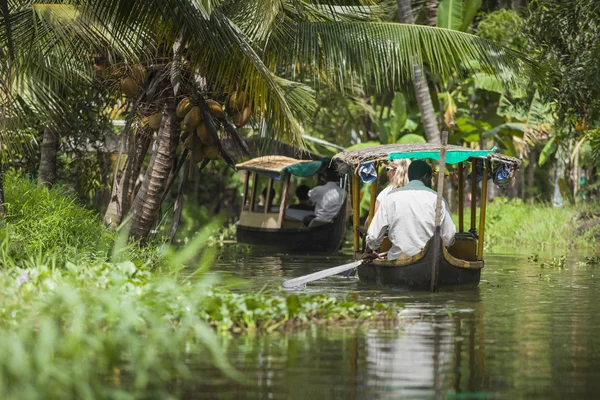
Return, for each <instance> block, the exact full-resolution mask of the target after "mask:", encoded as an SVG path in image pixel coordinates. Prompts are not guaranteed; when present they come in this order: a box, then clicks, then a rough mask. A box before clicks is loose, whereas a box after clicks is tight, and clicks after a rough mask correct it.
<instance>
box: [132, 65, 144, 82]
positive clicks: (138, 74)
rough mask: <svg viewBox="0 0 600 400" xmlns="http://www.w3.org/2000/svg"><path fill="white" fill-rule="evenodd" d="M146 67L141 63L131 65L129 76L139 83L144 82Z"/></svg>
mask: <svg viewBox="0 0 600 400" xmlns="http://www.w3.org/2000/svg"><path fill="white" fill-rule="evenodd" d="M146 76H147V75H146V68H144V66H143V65H141V64H133V65H132V66H131V77H132V78H133V79H134V80H135V81H136V82H137V83H138V84H139V85H141V84H142V83H144V82H146Z"/></svg>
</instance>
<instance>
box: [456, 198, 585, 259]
mask: <svg viewBox="0 0 600 400" xmlns="http://www.w3.org/2000/svg"><path fill="white" fill-rule="evenodd" d="M584 210H585V207H573V206H565V207H552V205H550V204H524V203H523V201H521V200H520V199H514V200H507V199H505V198H496V199H495V200H494V201H493V202H491V203H488V207H487V211H486V228H485V248H486V250H488V251H506V250H510V251H515V252H522V253H530V252H532V251H561V252H564V251H567V250H569V249H574V248H576V249H582V250H592V249H595V246H596V239H595V238H594V232H593V231H589V232H584V233H580V232H578V231H577V227H578V226H579V225H580V222H579V221H578V217H579V215H580V214H581V212H582V211H584ZM469 215H470V214H469V211H468V210H466V209H465V218H466V219H465V227H467V228H468V223H469V222H468V216H469ZM477 218H479V215H478V217H477Z"/></svg>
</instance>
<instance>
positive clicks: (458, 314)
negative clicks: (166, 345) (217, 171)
mask: <svg viewBox="0 0 600 400" xmlns="http://www.w3.org/2000/svg"><path fill="white" fill-rule="evenodd" d="M557 256H558V254H557ZM348 258H349V257H348V256H333V257H326V256H309V255H285V254H277V255H273V254H268V253H261V252H260V251H256V250H254V251H249V250H248V249H244V248H241V247H237V246H231V247H226V248H225V249H224V251H223V252H222V254H221V257H220V259H219V261H218V262H217V265H216V266H215V270H217V271H221V272H223V273H226V274H230V275H235V276H238V277H240V278H243V279H248V280H251V281H252V287H253V288H254V289H259V288H261V287H263V286H264V285H265V284H266V285H268V286H269V287H275V288H276V287H279V284H280V283H281V282H282V281H283V280H284V279H288V278H290V277H294V276H300V275H304V274H306V273H310V272H313V271H315V270H317V269H322V268H326V267H331V266H335V265H339V264H343V263H345V262H348ZM582 258H583V257H581V258H579V259H578V258H577V257H573V258H571V259H570V260H569V261H568V262H567V266H566V267H565V268H541V267H540V265H539V263H538V264H534V263H531V262H529V261H528V260H527V256H509V255H503V254H494V255H488V256H487V257H486V267H485V269H484V271H483V273H482V282H481V284H480V286H479V288H478V289H477V290H471V291H463V292H446V293H436V294H430V293H414V292H411V293H408V292H395V291H393V290H389V289H381V288H377V287H372V286H368V285H364V284H361V283H360V282H358V281H357V280H348V279H344V278H340V277H332V278H328V279H326V280H324V281H321V282H317V283H314V284H310V285H309V286H308V287H307V288H306V289H305V291H306V292H312V293H329V294H337V295H344V294H349V293H354V294H357V295H358V296H359V299H361V300H364V301H370V300H374V299H376V300H379V301H400V302H403V303H404V304H405V305H406V311H405V314H404V322H403V323H402V324H400V325H399V326H398V327H391V326H390V327H358V328H357V327H353V328H327V327H322V326H312V327H309V328H307V329H301V330H298V331H296V332H279V333H276V334H272V335H255V336H248V335H241V336H233V337H229V338H222V341H223V345H224V347H225V348H226V350H227V353H228V355H229V357H230V359H231V361H232V363H233V364H234V365H235V366H236V368H237V369H238V370H239V371H241V372H242V373H243V374H244V376H245V377H246V378H247V382H245V383H236V382H235V381H232V380H231V379H228V378H227V377H224V376H223V375H222V374H221V373H220V372H219V371H217V370H215V369H213V368H211V367H208V366H206V367H204V366H201V365H198V366H197V369H198V376H199V377H202V379H201V380H199V381H198V382H197V384H196V385H195V387H194V388H193V390H191V391H190V393H191V394H190V396H189V398H194V397H195V398H217V399H243V398H248V399H280V398H286V399H287V398H290V399H321V398H322V399H398V398H409V399H413V398H444V399H446V398H450V399H452V398H457V399H481V398H500V399H514V398H527V399H532V398H560V399H563V398H568V399H583V398H598V397H599V396H600V284H599V281H598V275H599V274H600V266H597V267H590V266H585V267H579V266H577V261H579V260H581V259H582ZM199 379H200V378H199Z"/></svg>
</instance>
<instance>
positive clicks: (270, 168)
mask: <svg viewBox="0 0 600 400" xmlns="http://www.w3.org/2000/svg"><path fill="white" fill-rule="evenodd" d="M328 163H329V159H323V160H319V161H311V160H297V159H294V158H290V157H283V156H264V157H258V158H254V159H252V160H249V161H246V162H244V163H241V164H238V165H236V167H237V169H238V170H240V171H247V174H248V176H247V177H246V182H245V185H244V199H243V203H242V204H243V206H242V212H241V215H240V219H239V222H238V223H237V229H236V232H237V233H236V237H237V241H238V242H239V243H244V244H250V245H259V246H266V247H272V248H276V249H278V250H279V251H301V250H305V251H324V252H334V251H337V250H339V249H340V248H341V246H342V244H343V241H344V238H345V233H346V207H345V206H342V207H341V208H340V211H339V212H338V215H337V216H336V217H335V218H334V219H333V221H332V222H330V223H321V224H318V223H317V221H315V223H311V225H309V227H306V226H304V224H303V222H302V220H303V218H304V217H305V216H307V215H309V214H313V212H311V211H304V210H298V209H293V208H289V207H288V200H289V199H288V197H289V193H290V180H291V177H292V176H294V177H296V178H306V177H312V176H314V175H316V174H317V173H318V172H320V171H321V170H322V169H323V168H325V167H326V166H327V164H328ZM259 177H260V178H261V179H264V178H265V177H266V178H268V184H267V186H266V192H265V193H266V194H267V198H266V199H265V203H266V204H267V205H268V206H265V207H262V208H259V207H257V205H256V196H257V193H258V190H257V188H258V185H259ZM276 186H279V188H276ZM271 189H274V190H277V189H279V198H280V204H279V205H272V206H271V205H270V204H271V203H272V201H273V199H272V198H271Z"/></svg>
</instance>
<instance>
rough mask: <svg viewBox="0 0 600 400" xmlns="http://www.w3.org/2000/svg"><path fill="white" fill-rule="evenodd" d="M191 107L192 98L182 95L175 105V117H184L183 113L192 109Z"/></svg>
mask: <svg viewBox="0 0 600 400" xmlns="http://www.w3.org/2000/svg"><path fill="white" fill-rule="evenodd" d="M192 107H194V105H193V104H192V99H190V98H189V97H184V98H183V99H181V101H180V102H179V104H178V105H177V111H176V113H177V117H178V118H183V117H185V115H186V114H187V113H188V112H189V111H190V110H191V109H192Z"/></svg>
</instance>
